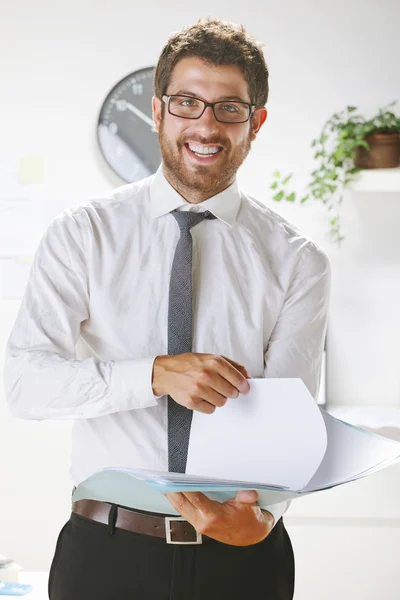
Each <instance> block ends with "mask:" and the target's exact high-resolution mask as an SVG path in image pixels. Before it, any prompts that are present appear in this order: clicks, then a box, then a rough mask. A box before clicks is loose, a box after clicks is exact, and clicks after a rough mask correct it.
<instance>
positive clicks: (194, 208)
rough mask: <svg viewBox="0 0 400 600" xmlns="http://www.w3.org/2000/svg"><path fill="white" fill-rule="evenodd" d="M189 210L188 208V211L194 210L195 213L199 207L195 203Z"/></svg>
mask: <svg viewBox="0 0 400 600" xmlns="http://www.w3.org/2000/svg"><path fill="white" fill-rule="evenodd" d="M189 210H190V212H196V213H197V212H199V210H200V207H199V206H196V205H195V206H191V207H190V208H189Z"/></svg>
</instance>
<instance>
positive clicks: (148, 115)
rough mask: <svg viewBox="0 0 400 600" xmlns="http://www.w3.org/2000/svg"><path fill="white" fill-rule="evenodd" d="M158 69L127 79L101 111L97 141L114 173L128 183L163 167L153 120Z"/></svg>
mask: <svg viewBox="0 0 400 600" xmlns="http://www.w3.org/2000/svg"><path fill="white" fill-rule="evenodd" d="M153 77H154V67H148V68H144V69H139V70H138V71H134V72H133V73H131V74H129V75H127V76H126V77H124V78H123V79H122V80H121V81H119V82H118V83H117V84H116V85H115V86H114V87H113V88H112V89H111V91H110V92H109V94H108V95H107V97H106V99H105V100H104V102H103V105H102V107H101V110H100V114H99V119H98V125H97V137H98V143H99V146H100V149H101V152H102V154H103V157H104V158H105V160H106V161H107V163H108V165H109V166H110V167H111V168H112V170H113V171H114V172H115V173H116V174H117V175H119V177H120V178H121V179H122V180H123V181H125V182H128V183H130V182H133V181H138V180H139V179H143V178H144V177H148V176H149V175H151V174H153V173H155V171H156V170H157V169H158V167H159V165H160V163H161V153H160V148H159V145H158V135H157V132H156V131H155V128H154V123H153V118H152V108H151V99H152V96H153V93H154V92H153Z"/></svg>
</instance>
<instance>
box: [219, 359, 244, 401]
mask: <svg viewBox="0 0 400 600" xmlns="http://www.w3.org/2000/svg"><path fill="white" fill-rule="evenodd" d="M222 358H223V359H225V360H224V361H221V363H220V367H219V373H220V374H221V375H222V377H224V378H225V379H226V380H227V381H229V383H231V384H232V385H233V386H234V387H235V388H236V389H237V390H238V391H239V392H240V393H241V394H246V393H247V392H248V391H249V390H250V386H249V383H248V381H247V379H246V377H247V375H248V373H247V370H246V368H245V367H243V366H242V365H239V364H238V363H236V362H235V361H232V360H231V359H229V358H226V357H225V356H222Z"/></svg>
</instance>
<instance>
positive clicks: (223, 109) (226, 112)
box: [162, 95, 255, 123]
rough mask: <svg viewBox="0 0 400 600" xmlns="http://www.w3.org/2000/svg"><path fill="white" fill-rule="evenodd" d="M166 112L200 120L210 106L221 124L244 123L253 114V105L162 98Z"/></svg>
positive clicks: (197, 99) (182, 97) (174, 97)
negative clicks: (166, 108)
mask: <svg viewBox="0 0 400 600" xmlns="http://www.w3.org/2000/svg"><path fill="white" fill-rule="evenodd" d="M162 100H163V101H164V102H165V103H166V105H167V106H168V112H169V113H170V114H171V115H174V116H175V117H182V118H183V119H200V117H201V115H202V114H203V112H204V111H205V110H206V108H207V106H211V108H212V110H213V113H214V117H215V118H216V119H217V121H220V122H221V123H245V122H246V121H248V120H249V118H250V117H251V115H252V114H253V113H254V108H255V105H254V104H248V103H247V102H237V101H236V100H235V101H231V100H220V101H219V102H204V100H200V99H199V98H195V97H194V96H184V95H177V96H163V97H162Z"/></svg>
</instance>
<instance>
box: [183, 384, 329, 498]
mask: <svg viewBox="0 0 400 600" xmlns="http://www.w3.org/2000/svg"><path fill="white" fill-rule="evenodd" d="M248 381H249V384H250V392H249V393H248V394H240V395H239V396H238V398H230V399H228V401H227V403H226V404H225V406H223V407H220V408H217V409H216V411H215V412H214V413H213V414H211V415H208V414H204V413H200V412H198V411H195V412H194V413H193V420H192V427H191V432H190V442H189V449H188V459H187V466H186V473H187V474H192V475H204V476H208V477H214V478H221V479H235V480H239V481H254V482H263V481H264V482H270V483H273V484H279V485H282V486H288V487H290V488H291V489H301V488H302V487H303V486H305V485H306V484H307V483H308V481H309V480H310V479H311V477H312V476H313V475H314V473H315V471H316V470H317V468H318V467H319V465H320V463H321V461H322V459H323V456H324V454H325V450H326V445H327V434H326V429H325V426H324V420H323V417H322V415H321V412H320V409H319V408H318V406H317V404H316V403H315V401H314V400H313V398H312V396H311V394H310V392H309V391H308V389H307V388H306V386H305V385H304V383H303V381H302V380H301V379H299V378H293V379H281V378H261V379H249V380H248Z"/></svg>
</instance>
